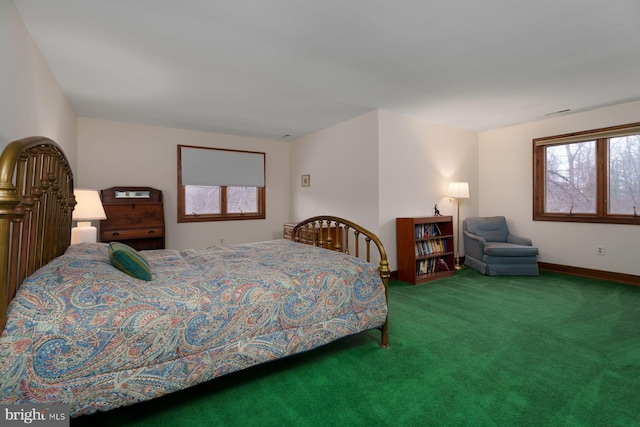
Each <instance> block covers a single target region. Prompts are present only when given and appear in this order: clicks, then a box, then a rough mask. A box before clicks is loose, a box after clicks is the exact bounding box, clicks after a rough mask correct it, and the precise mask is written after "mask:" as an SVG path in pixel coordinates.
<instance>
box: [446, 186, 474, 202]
mask: <svg viewBox="0 0 640 427" xmlns="http://www.w3.org/2000/svg"><path fill="white" fill-rule="evenodd" d="M447 196H449V197H451V198H454V199H468V198H469V183H468V182H450V183H449V189H448V190H447Z"/></svg>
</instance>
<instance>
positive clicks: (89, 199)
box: [71, 188, 107, 245]
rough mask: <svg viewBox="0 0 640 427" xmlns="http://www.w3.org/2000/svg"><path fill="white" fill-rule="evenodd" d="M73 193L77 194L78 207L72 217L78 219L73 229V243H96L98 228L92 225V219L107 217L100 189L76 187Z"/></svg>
mask: <svg viewBox="0 0 640 427" xmlns="http://www.w3.org/2000/svg"><path fill="white" fill-rule="evenodd" d="M73 194H74V195H75V196H76V207H75V209H74V210H73V216H72V219H73V220H74V221H76V226H75V227H73V228H72V229H71V244H72V245H75V244H77V243H82V242H88V243H95V242H97V237H98V230H97V229H96V227H93V226H92V225H91V221H97V220H101V219H107V215H106V214H105V212H104V208H103V207H102V202H101V201H100V196H99V195H98V191H97V190H85V189H79V188H76V189H75V190H74V191H73Z"/></svg>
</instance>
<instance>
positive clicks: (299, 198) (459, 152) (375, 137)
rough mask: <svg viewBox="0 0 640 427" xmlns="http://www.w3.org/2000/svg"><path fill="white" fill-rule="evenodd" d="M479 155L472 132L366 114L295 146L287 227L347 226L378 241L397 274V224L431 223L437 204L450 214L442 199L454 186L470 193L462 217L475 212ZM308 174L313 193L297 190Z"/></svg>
mask: <svg viewBox="0 0 640 427" xmlns="http://www.w3.org/2000/svg"><path fill="white" fill-rule="evenodd" d="M477 154H478V139H477V134H476V133H474V132H468V131H462V130H458V129H454V128H451V127H446V126H439V125H434V124H432V123H427V122H424V121H421V120H418V119H415V118H412V117H408V116H404V115H400V114H395V113H390V112H387V111H381V110H378V111H372V112H369V113H367V114H364V115H362V116H359V117H356V118H354V119H351V120H348V121H346V122H344V123H340V124H338V125H336V126H332V127H330V128H327V129H324V130H321V131H319V132H316V133H314V134H312V135H309V136H306V137H304V138H300V139H298V140H296V141H294V142H293V143H292V145H291V209H292V210H291V219H292V221H299V220H301V219H303V218H305V217H308V216H313V215H317V214H320V213H325V214H332V215H337V216H342V217H344V218H346V219H350V220H352V221H354V222H356V223H358V224H360V225H362V226H364V227H366V228H368V229H369V230H371V231H373V232H374V233H376V234H378V236H379V237H380V239H381V240H382V242H383V244H384V245H385V249H386V250H387V255H388V257H389V264H390V267H391V269H392V270H395V269H396V268H397V256H396V233H395V218H396V217H401V216H417V217H420V216H431V215H433V212H434V210H433V208H434V205H435V204H438V207H439V208H440V210H441V213H442V214H443V215H449V214H453V213H454V212H453V210H454V207H455V205H454V204H452V203H450V202H449V200H448V199H447V198H446V197H445V194H446V189H447V184H448V182H449V181H452V180H460V181H468V182H469V184H470V187H471V190H470V191H471V194H472V198H470V199H468V200H465V201H463V202H462V205H461V216H468V215H471V214H475V213H476V212H477V203H478V202H477V196H476V194H477V188H478V187H477V184H476V183H477V176H478V162H477ZM307 173H308V174H310V175H311V187H301V186H300V176H301V175H302V174H307ZM454 219H455V217H454ZM461 243H462V242H461Z"/></svg>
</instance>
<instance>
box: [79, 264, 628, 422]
mask: <svg viewBox="0 0 640 427" xmlns="http://www.w3.org/2000/svg"><path fill="white" fill-rule="evenodd" d="M389 309H390V327H389V339H390V345H391V346H390V348H389V349H386V350H385V349H381V348H379V347H378V341H379V332H378V331H369V332H366V333H363V334H359V335H356V336H352V337H347V338H344V339H342V340H339V341H337V342H335V343H331V344H329V345H327V346H324V347H322V348H319V349H317V350H314V351H311V352H308V353H305V354H302V355H297V356H294V357H290V358H287V359H285V360H280V361H276V362H273V363H269V364H265V365H261V366H257V367H255V368H251V369H248V370H245V371H243V372H238V373H235V374H231V375H228V376H226V377H222V378H219V379H216V380H213V381H210V382H208V383H206V384H201V385H198V386H196V387H193V388H191V389H189V390H185V391H182V392H179V393H174V394H172V395H170V396H166V397H163V398H160V399H155V400H153V401H150V402H146V403H142V404H138V405H133V406H130V407H126V408H121V409H117V410H114V411H110V412H106V413H99V414H95V415H91V416H85V417H80V418H77V419H74V420H72V423H71V425H72V426H73V427H76V426H78V427H79V426H91V427H97V426H102V425H104V426H153V427H162V426H172V427H173V426H252V425H255V426H374V425H375V426H441V425H443V426H633V425H638V426H640V288H638V287H632V286H626V285H620V284H615V283H611V282H604V281H598V280H590V279H584V278H579V277H575V276H567V275H562V274H556V273H547V272H542V273H541V275H540V276H539V277H486V276H482V275H480V274H478V273H477V272H475V271H473V270H464V271H461V272H457V274H456V275H455V276H454V277H450V278H446V279H442V280H438V281H434V282H431V283H427V284H424V285H419V286H411V285H407V284H404V283H402V282H393V283H392V285H391V287H390V291H389Z"/></svg>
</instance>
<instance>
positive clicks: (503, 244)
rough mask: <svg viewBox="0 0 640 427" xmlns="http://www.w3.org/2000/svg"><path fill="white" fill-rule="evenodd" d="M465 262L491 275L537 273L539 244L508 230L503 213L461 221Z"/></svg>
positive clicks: (532, 274)
mask: <svg viewBox="0 0 640 427" xmlns="http://www.w3.org/2000/svg"><path fill="white" fill-rule="evenodd" d="M462 232H463V238H464V250H465V258H464V265H466V266H467V267H471V268H473V269H475V270H478V271H479V272H480V273H482V274H487V275H489V276H502V275H520V276H537V275H538V248H536V247H533V246H532V243H531V239H529V238H527V237H520V236H516V235H513V234H510V233H509V227H508V226H507V220H506V219H505V217H503V216H493V217H477V218H467V219H465V220H464V221H462Z"/></svg>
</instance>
